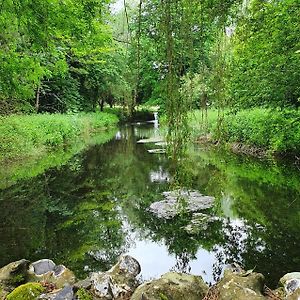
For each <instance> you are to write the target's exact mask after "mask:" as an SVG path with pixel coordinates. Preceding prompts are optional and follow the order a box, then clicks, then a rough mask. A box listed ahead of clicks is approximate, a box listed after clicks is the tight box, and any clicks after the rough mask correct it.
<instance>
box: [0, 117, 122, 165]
mask: <svg viewBox="0 0 300 300" xmlns="http://www.w3.org/2000/svg"><path fill="white" fill-rule="evenodd" d="M117 122H118V118H117V117H116V116H115V115H112V114H108V113H90V114H75V115H61V114H52V115H50V114H43V115H13V116H8V117H1V118H0V162H1V161H4V160H16V159H21V158H24V157H30V156H41V155H42V154H44V153H47V152H51V151H53V150H57V149H61V148H66V147H68V145H70V144H71V143H74V140H76V139H82V138H85V137H87V136H89V135H91V134H93V133H95V132H98V131H101V130H105V129H107V128H108V127H112V126H115V125H116V124H117Z"/></svg>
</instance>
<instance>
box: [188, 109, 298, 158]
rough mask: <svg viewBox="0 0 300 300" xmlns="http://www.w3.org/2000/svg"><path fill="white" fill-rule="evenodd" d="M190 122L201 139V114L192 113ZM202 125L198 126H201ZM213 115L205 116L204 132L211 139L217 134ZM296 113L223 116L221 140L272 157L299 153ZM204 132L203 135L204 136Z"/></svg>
mask: <svg viewBox="0 0 300 300" xmlns="http://www.w3.org/2000/svg"><path fill="white" fill-rule="evenodd" d="M194 116H195V118H194V119H193V121H191V124H192V127H193V128H194V132H195V135H202V134H204V133H205V132H204V131H203V123H201V113H200V112H199V111H196V113H195V114H194ZM201 124H202V125H201ZM217 124H218V116H217V112H216V111H213V110H211V111H209V112H208V124H207V126H206V130H207V132H208V133H210V134H212V135H213V136H214V137H215V138H216V137H219V136H220V135H219V133H218V126H217ZM299 124H300V112H299V111H297V110H271V109H263V108H253V109H246V110H241V111H239V112H237V113H232V112H229V111H228V112H225V115H224V120H223V126H222V129H221V130H222V135H221V136H222V139H223V141H225V142H230V143H231V142H238V143H242V144H245V145H249V146H255V147H259V148H263V149H265V150H269V151H270V152H273V153H288V152H289V153H300V126H299ZM207 132H206V133H207Z"/></svg>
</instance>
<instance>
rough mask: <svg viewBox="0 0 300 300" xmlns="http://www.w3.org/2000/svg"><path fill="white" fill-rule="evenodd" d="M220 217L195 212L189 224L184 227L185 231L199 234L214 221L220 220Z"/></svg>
mask: <svg viewBox="0 0 300 300" xmlns="http://www.w3.org/2000/svg"><path fill="white" fill-rule="evenodd" d="M219 220H220V219H219V218H218V217H214V216H210V215H207V214H203V213H194V214H193V216H192V219H191V221H190V223H189V224H188V225H186V226H185V227H184V229H185V231H186V232H187V233H190V234H197V233H199V232H200V231H203V230H207V229H208V227H209V225H210V224H211V223H213V222H216V221H219Z"/></svg>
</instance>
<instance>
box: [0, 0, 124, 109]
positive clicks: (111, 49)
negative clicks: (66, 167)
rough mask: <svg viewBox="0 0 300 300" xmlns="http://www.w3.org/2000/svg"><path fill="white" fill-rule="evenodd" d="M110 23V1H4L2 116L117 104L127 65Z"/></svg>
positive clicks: (0, 78)
mask: <svg viewBox="0 0 300 300" xmlns="http://www.w3.org/2000/svg"><path fill="white" fill-rule="evenodd" d="M108 20H109V1H103V0H96V1H95V0H89V1H81V0H71V1H68V2H67V3H66V2H61V1H58V0H55V1H50V0H45V1H44V0H38V1H35V2H34V5H33V4H32V3H31V2H30V1H21V0H17V1H11V0H3V1H2V4H1V12H0V25H1V28H2V31H1V34H0V40H1V44H0V59H1V65H0V81H1V88H0V114H11V113H14V112H28V111H30V110H31V111H33V110H36V111H41V112H45V111H47V112H56V113H57V112H61V113H64V112H70V111H72V112H76V111H83V110H84V111H95V109H96V107H97V105H98V102H99V101H100V99H103V100H104V101H105V100H107V99H106V98H107V95H112V96H113V97H115V98H118V97H119V98H120V93H122V91H124V90H125V89H126V88H128V86H127V82H126V80H125V79H124V76H123V75H124V66H125V63H124V62H123V59H122V58H123V52H122V49H121V47H119V46H117V45H116V44H115V43H114V42H113V40H112V31H111V26H109V25H107V24H108ZM117 91H118V92H117ZM116 94H118V95H116ZM116 100H118V99H116ZM116 100H115V101H116Z"/></svg>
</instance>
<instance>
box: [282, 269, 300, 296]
mask: <svg viewBox="0 0 300 300" xmlns="http://www.w3.org/2000/svg"><path fill="white" fill-rule="evenodd" d="M279 285H281V286H282V287H283V288H284V291H285V294H286V299H288V300H294V299H295V300H298V299H300V272H293V273H287V274H285V275H284V276H283V277H281V278H280V280H279Z"/></svg>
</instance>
